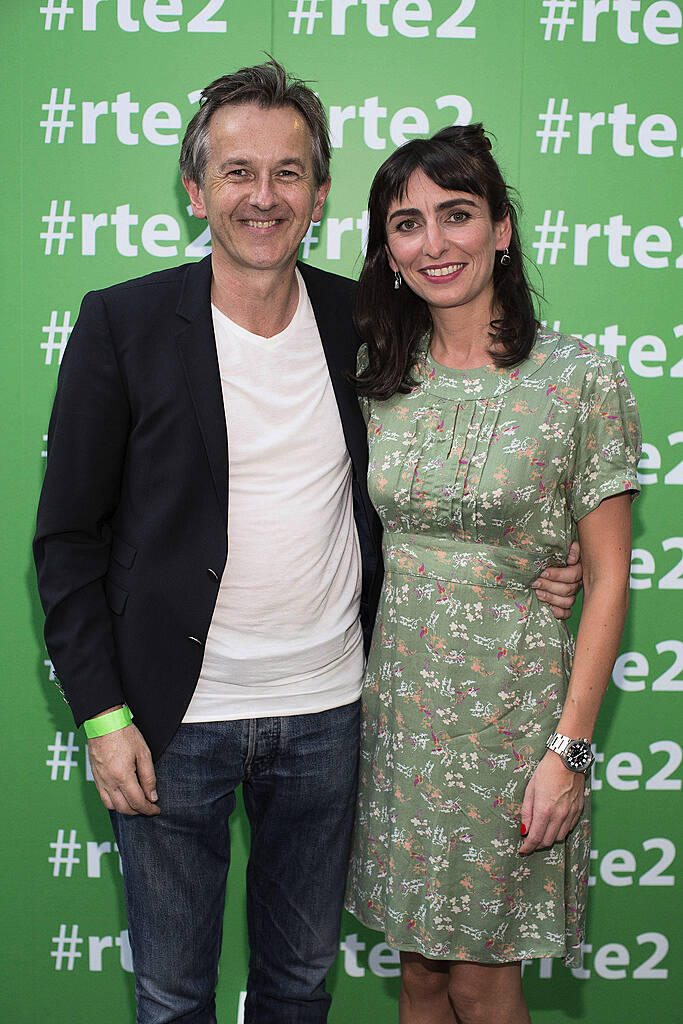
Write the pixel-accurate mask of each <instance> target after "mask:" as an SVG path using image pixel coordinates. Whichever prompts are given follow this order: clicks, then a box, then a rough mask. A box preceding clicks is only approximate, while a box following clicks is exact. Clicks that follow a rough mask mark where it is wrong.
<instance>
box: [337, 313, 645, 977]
mask: <svg viewBox="0 0 683 1024" xmlns="http://www.w3.org/2000/svg"><path fill="white" fill-rule="evenodd" d="M365 365H367V353H366V351H365V349H362V350H361V353H360V355H359V369H361V368H362V367H364V366H365ZM413 377H414V380H415V381H416V382H417V386H416V388H415V389H414V390H412V391H411V392H410V393H409V394H407V395H400V394H397V395H394V396H393V397H392V398H390V399H388V400H387V401H374V400H373V401H368V400H362V405H363V411H364V415H365V418H366V422H367V426H368V443H369V448H370V464H369V471H368V485H369V490H370V496H371V498H372V500H373V502H374V504H375V506H376V508H377V511H378V513H379V516H380V518H381V520H382V524H383V527H384V541H383V550H384V562H385V579H384V585H383V590H382V596H381V600H380V607H379V611H378V615H377V621H376V625H375V631H374V635H373V641H372V647H371V650H370V655H369V661H368V667H367V673H366V680H365V686H364V693H363V714H362V727H361V728H362V733H361V764H360V789H359V799H358V812H357V818H356V826H355V831H354V842H353V851H352V856H351V862H350V869H349V881H348V888H347V907H348V909H349V910H350V911H351V912H352V913H353V914H354V915H355V916H356V917H357V918H358V919H359V920H360V921H361V922H363V923H364V924H366V925H368V926H369V927H371V928H376V929H379V930H381V931H383V932H384V934H385V935H386V939H387V942H388V943H389V944H390V945H392V946H394V947H395V948H397V949H402V950H413V951H417V952H420V953H422V954H423V955H425V956H427V957H432V958H437V959H449V960H472V961H478V962H482V963H506V962H509V961H512V960H519V959H524V958H529V957H545V956H562V957H564V959H565V962H566V963H567V964H568V965H569V966H576V965H578V964H579V963H580V945H581V941H582V938H583V933H584V916H585V902H586V892H587V885H588V875H589V855H590V806H589V801H588V800H586V804H585V808H584V811H583V814H582V816H581V819H580V821H579V823H578V824H577V825H576V827H575V828H574V829H573V830H572V832H571V833H570V835H569V836H568V837H567V839H566V840H565V841H564V842H562V843H555V844H554V846H553V847H551V848H550V849H548V850H541V851H537V852H535V853H533V854H531V855H529V856H527V857H524V858H520V857H519V856H518V854H517V849H518V847H519V845H520V837H519V825H520V812H521V804H522V800H523V797H524V790H525V788H526V785H527V783H528V781H529V779H530V777H531V775H532V773H533V771H534V769H535V767H536V765H537V764H538V762H539V761H540V759H541V757H542V756H543V755H544V753H545V741H546V739H547V737H548V736H549V735H550V733H552V732H553V731H554V730H555V728H556V725H557V722H558V719H559V717H560V714H561V711H562V706H563V702H564V698H565V694H566V689H567V684H568V680H569V674H570V671H571V663H572V654H573V646H574V643H573V638H572V636H571V634H570V633H569V631H568V629H567V627H566V625H565V623H564V622H563V621H558V620H557V619H555V618H554V616H553V614H552V612H551V611H550V609H549V608H548V606H547V605H545V604H543V603H542V602H539V601H538V599H537V598H536V594H535V591H533V590H532V589H531V587H530V584H531V582H532V581H533V580H534V579H536V577H537V576H538V575H539V573H540V572H541V571H542V570H543V569H544V568H545V567H546V566H548V565H551V564H559V563H563V562H564V561H565V558H566V554H567V550H568V548H569V545H570V543H571V540H572V539H573V538H574V537H575V535H576V523H577V521H578V520H579V519H581V517H582V516H584V515H586V514H587V513H589V512H590V511H592V510H593V509H595V508H596V507H597V506H598V505H599V504H600V502H601V501H602V500H603V499H604V498H606V497H609V496H611V495H615V494H620V493H623V492H629V491H630V492H633V493H636V492H637V490H638V485H637V482H636V465H637V461H638V458H639V450H640V427H639V421H638V414H637V409H636V404H635V400H634V398H633V395H632V393H631V391H630V389H629V386H628V384H627V382H626V380H625V378H624V374H623V371H622V369H621V366H620V365H619V363H618V362H617V361H616V360H612V359H609V358H607V357H606V356H604V355H603V354H602V353H600V352H598V351H596V350H595V349H594V348H592V347H590V346H589V345H587V344H585V343H583V342H581V341H578V340H577V339H574V338H569V337H565V336H562V335H559V334H555V333H553V332H550V331H544V330H540V331H539V332H538V334H537V338H536V343H535V345H534V348H533V350H532V352H531V355H530V356H529V358H528V359H526V360H525V361H524V362H523V363H521V364H519V365H518V366H516V367H513V368H502V369H499V368H495V367H482V368H479V369H475V370H467V371H460V370H452V369H448V368H446V367H443V366H440V365H439V364H437V363H436V362H435V361H434V360H433V359H432V357H431V355H430V353H429V348H428V343H427V341H425V342H423V343H422V346H421V348H420V351H419V353H418V358H417V360H416V365H415V367H414V371H413ZM588 782H589V780H587V783H586V792H587V795H588Z"/></svg>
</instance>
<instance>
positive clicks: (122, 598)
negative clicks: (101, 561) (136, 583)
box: [104, 578, 128, 615]
mask: <svg viewBox="0 0 683 1024" xmlns="http://www.w3.org/2000/svg"><path fill="white" fill-rule="evenodd" d="M104 596H105V597H106V599H107V604H108V605H109V610H110V611H112V612H113V613H114V615H123V609H124V608H125V607H126V601H127V600H128V591H127V590H124V589H123V587H120V586H119V585H118V584H117V583H113V582H112V581H111V580H110V579H109V578H105V581H104Z"/></svg>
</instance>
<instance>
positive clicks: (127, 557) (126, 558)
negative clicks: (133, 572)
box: [111, 533, 138, 569]
mask: <svg viewBox="0 0 683 1024" xmlns="http://www.w3.org/2000/svg"><path fill="white" fill-rule="evenodd" d="M137 553H138V549H137V548H134V547H133V545H132V544H128V543H127V542H126V541H125V540H122V539H121V537H117V536H116V534H115V533H114V534H112V538H111V557H112V558H113V559H114V561H115V562H118V564H119V565H121V566H123V568H124V569H131V568H132V566H133V562H134V561H135V556H136V555H137Z"/></svg>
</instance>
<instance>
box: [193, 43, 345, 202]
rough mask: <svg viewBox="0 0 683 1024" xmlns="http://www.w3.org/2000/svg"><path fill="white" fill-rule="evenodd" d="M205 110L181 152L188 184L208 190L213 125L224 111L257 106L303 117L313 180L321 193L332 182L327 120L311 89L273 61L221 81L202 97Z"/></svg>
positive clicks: (196, 117) (200, 110)
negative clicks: (291, 111)
mask: <svg viewBox="0 0 683 1024" xmlns="http://www.w3.org/2000/svg"><path fill="white" fill-rule="evenodd" d="M199 102H200V108H199V110H198V111H197V113H196V114H195V115H194V117H193V118H192V120H191V121H190V123H189V125H188V126H187V131H186V132H185V138H184V139H183V144H182V147H181V150H180V171H181V174H182V175H183V177H184V178H187V179H188V180H189V181H194V182H195V184H197V185H199V187H200V188H201V187H202V186H203V185H204V175H205V173H206V163H207V160H208V148H209V123H210V121H211V118H212V117H213V115H214V114H215V113H216V111H217V110H220V108H221V107H225V106H237V105H238V104H242V103H255V104H257V106H259V107H262V108H263V109H264V110H269V109H272V108H276V109H277V108H279V107H294V108H295V109H296V110H298V111H299V112H300V113H301V115H302V116H303V118H304V120H305V121H306V124H307V125H308V127H309V129H310V132H311V140H312V146H313V174H314V177H315V184H316V186H317V187H320V185H322V184H323V183H324V182H326V181H327V179H328V178H329V176H330V136H329V128H328V124H327V115H326V113H325V108H324V107H323V105H322V103H321V102H320V100H319V99H318V97H317V96H316V94H315V93H314V92H313V90H312V89H309V87H308V86H307V85H306V83H305V82H302V81H301V80H300V79H298V78H293V77H292V76H291V75H288V74H287V72H286V71H285V69H284V68H283V67H282V65H281V64H278V62H277V61H276V60H273V59H272V58H271V59H270V60H269V61H268V62H267V63H266V64H256V65H254V66H253V67H248V68H240V70H239V71H235V72H234V73H233V74H231V75H223V76H222V77H221V78H217V79H216V80H215V82H212V83H211V85H207V87H206V89H204V91H203V92H202V95H201V99H200V101H199Z"/></svg>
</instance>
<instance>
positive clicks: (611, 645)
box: [519, 494, 631, 854]
mask: <svg viewBox="0 0 683 1024" xmlns="http://www.w3.org/2000/svg"><path fill="white" fill-rule="evenodd" d="M578 530H579V540H580V542H581V555H582V561H583V570H584V576H583V585H584V598H583V609H582V612H581V620H580V623H579V630H578V634H577V638H576V654H575V657H574V666H573V668H572V674H571V677H570V680H569V688H568V691H567V699H566V701H565V704H564V709H563V711H562V715H561V717H560V721H559V722H558V725H557V732H559V733H562V734H563V735H564V736H571V737H572V738H573V739H578V738H581V737H585V738H586V739H591V738H592V736H593V729H594V728H595V722H596V720H597V717H598V711H599V710H600V705H601V703H602V698H603V696H604V693H605V690H606V689H607V684H608V683H609V680H610V675H611V673H612V668H613V667H614V661H615V659H616V656H617V653H618V651H619V644H620V642H621V635H622V632H623V629H624V621H625V618H626V609H627V607H628V575H629V566H630V558H631V497H630V495H629V494H619V495H616V496H614V497H611V498H607V499H605V500H604V501H603V502H601V504H600V505H598V507H597V508H596V509H594V510H593V511H592V512H589V513H588V515H586V516H584V517H583V518H582V519H580V520H579V523H578ZM584 783H585V779H584V776H583V773H581V772H572V771H570V770H569V769H568V768H567V767H565V765H564V763H563V762H562V760H561V758H560V756H559V754H556V753H555V752H554V751H551V750H549V751H548V752H547V753H546V754H545V756H544V757H543V758H542V760H541V762H540V763H539V765H538V767H537V769H536V771H535V772H534V774H533V776H532V778H531V780H530V782H529V785H528V786H527V789H526V793H525V796H524V802H523V804H522V834H523V835H526V838H525V839H524V841H523V843H522V845H521V847H520V849H519V853H520V854H525V853H532V852H533V851H534V850H537V849H541V848H543V847H547V846H551V845H552V844H553V843H554V842H556V841H557V840H563V839H564V838H565V837H566V836H567V834H568V832H570V831H571V829H572V828H573V827H574V825H575V824H576V822H577V821H578V819H579V815H580V814H581V809H582V807H583V792H584ZM525 830H526V831H525Z"/></svg>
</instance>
